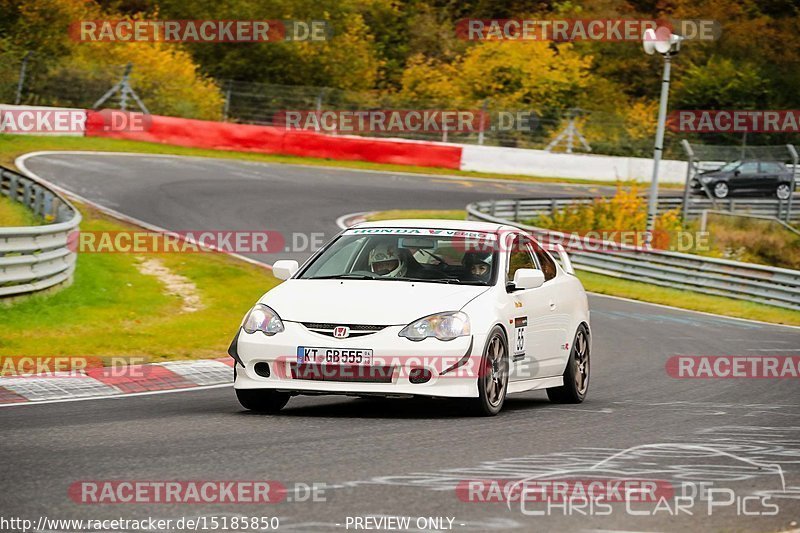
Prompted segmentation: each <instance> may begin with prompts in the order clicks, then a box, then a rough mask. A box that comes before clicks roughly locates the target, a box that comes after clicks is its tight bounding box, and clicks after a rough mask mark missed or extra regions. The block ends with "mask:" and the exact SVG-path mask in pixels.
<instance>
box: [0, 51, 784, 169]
mask: <svg viewBox="0 0 800 533" xmlns="http://www.w3.org/2000/svg"><path fill="white" fill-rule="evenodd" d="M11 59H15V60H16V61H9V62H6V63H5V64H4V65H0V102H3V103H15V102H19V103H21V104H29V105H47V106H65V107H79V108H87V109H89V108H92V107H93V106H94V105H95V103H96V102H97V101H98V100H99V99H100V98H101V97H102V96H103V95H104V94H106V93H107V92H108V91H109V89H111V88H112V87H114V86H115V85H116V84H118V83H120V82H121V81H122V78H123V74H124V72H125V69H126V65H119V66H117V67H114V68H108V69H103V70H102V71H100V70H96V71H87V70H80V69H77V68H73V67H64V66H56V67H52V66H49V67H47V66H46V62H45V61H44V60H43V59H42V58H38V57H36V56H35V55H34V56H32V57H28V58H27V59H25V54H24V53H20V54H19V57H15V58H11ZM132 68H133V73H134V76H132V78H131V88H132V90H133V91H135V92H136V94H137V95H138V96H139V97H140V98H141V101H142V102H143V104H144V105H145V106H146V108H147V109H148V110H149V111H150V112H152V113H155V114H170V115H177V116H184V117H187V118H197V116H196V115H194V114H193V110H196V106H195V107H194V108H193V107H192V105H190V104H186V105H181V104H180V103H178V104H177V105H176V103H175V102H174V101H173V102H172V104H171V106H169V107H168V109H164V107H165V106H164V105H162V104H163V101H160V99H161V98H163V95H162V94H160V88H159V87H152V86H151V87H137V82H136V66H135V65H133V66H132ZM20 80H21V83H20ZM215 84H216V87H217V90H218V91H219V96H220V98H219V102H220V105H219V107H220V109H219V112H218V113H215V116H217V117H220V118H221V119H222V120H225V121H229V122H237V123H246V124H262V125H283V124H284V122H281V121H280V120H279V117H281V116H282V114H283V113H285V112H286V111H290V110H296V111H303V112H312V113H313V112H326V111H339V112H341V111H373V112H374V111H381V110H386V111H390V110H398V111H404V110H405V111H407V110H414V111H421V110H443V111H452V110H455V109H454V108H455V107H456V106H454V105H452V104H448V103H447V102H444V103H443V102H441V101H440V102H434V101H426V100H421V99H410V98H409V97H407V96H403V95H402V94H401V93H398V92H392V91H347V90H341V89H335V88H330V87H310V86H288V85H275V84H266V83H256V82H244V81H235V80H216V81H215ZM151 85H152V84H151ZM122 96H123V94H122V91H117V93H116V94H113V95H112V96H111V97H110V98H109V99H108V100H106V101H105V102H104V103H103V107H108V108H119V107H120V103H121V100H122V98H121V97H122ZM127 102H128V104H129V106H130V107H129V108H134V107H137V106H136V105H135V104H134V103H132V102H131V99H130V98H128V99H127ZM571 104H572V103H571V102H565V105H564V106H563V107H558V108H553V107H547V108H542V107H537V106H535V105H532V106H531V108H527V109H520V108H513V109H512V108H508V107H504V106H502V105H500V104H499V103H498V102H497V101H495V100H493V99H492V98H487V99H485V100H484V101H482V102H479V103H477V104H475V105H472V106H468V107H467V108H466V109H465V108H464V107H459V109H458V110H466V111H471V112H473V113H474V114H476V115H480V114H482V116H484V117H488V119H487V120H485V121H480V124H482V126H478V127H474V128H472V129H469V130H464V131H453V130H450V131H448V130H447V129H446V128H439V129H435V128H434V130H435V131H430V130H425V131H420V130H416V131H412V130H397V129H392V130H390V131H380V130H370V131H336V130H334V131H326V132H327V133H333V134H341V133H348V134H357V135H359V134H361V135H368V136H378V137H381V136H383V137H401V138H407V139H417V140H428V141H445V142H455V143H464V144H483V145H490V146H507V147H520V148H533V149H546V150H550V151H554V152H570V151H574V152H589V151H591V152H592V153H595V154H607V155H625V156H636V157H652V153H653V133H654V131H655V117H645V118H635V117H634V116H631V115H630V114H628V113H626V110H625V109H616V110H613V111H609V110H608V109H609V108H608V107H607V106H605V107H604V108H603V109H599V108H598V109H586V108H583V109H579V108H576V107H575V106H573V105H571ZM501 115H502V117H501ZM520 117H528V118H520ZM509 118H510V120H508V119H509ZM504 119H506V120H505V122H504ZM642 121H646V123H643V122H642ZM683 138H689V139H690V140H691V141H692V142H693V143H695V142H699V143H703V142H715V143H716V144H723V143H729V144H741V143H742V139H741V137H740V136H737V135H726V134H714V135H687V134H685V133H675V132H672V131H667V134H666V139H665V157H667V158H672V159H685V154H684V152H683V150H682V149H681V147H680V144H679V141H680V139H683ZM776 141H777V142H795V143H796V142H797V139H789V140H784V139H783V138H780V139H778V138H776V137H775V136H767V135H760V136H751V142H757V143H759V144H762V143H764V142H771V143H773V144H777V143H776ZM746 148H747V149H754V147H751V146H747V147H746ZM709 159H713V158H711V157H709Z"/></svg>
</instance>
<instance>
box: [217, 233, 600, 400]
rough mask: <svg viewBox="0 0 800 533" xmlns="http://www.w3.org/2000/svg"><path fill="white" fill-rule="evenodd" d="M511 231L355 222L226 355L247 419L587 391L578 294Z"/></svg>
mask: <svg viewBox="0 0 800 533" xmlns="http://www.w3.org/2000/svg"><path fill="white" fill-rule="evenodd" d="M558 255H559V256H560V262H561V264H559V263H558V262H556V261H554V259H553V257H552V256H551V255H550V253H548V252H547V251H546V250H545V249H544V248H543V247H542V246H541V245H540V244H539V243H538V242H537V241H536V239H534V238H533V237H532V236H531V235H529V234H527V233H525V232H523V231H521V230H519V229H517V228H514V227H511V226H502V225H498V224H490V223H483V222H467V221H455V220H396V221H383V222H371V223H363V224H358V225H356V226H353V227H351V228H348V229H346V230H344V231H342V232H341V233H339V234H338V235H337V236H336V237H335V238H334V239H333V240H332V241H331V242H329V243H328V244H326V245H325V246H324V247H323V248H322V249H320V250H319V251H318V252H317V253H316V254H314V255H313V256H312V257H311V258H310V259H309V260H308V261H306V262H305V263H304V264H303V266H302V267H299V265H298V264H297V262H296V261H277V262H276V263H275V264H274V265H273V273H274V274H275V276H276V277H278V278H280V279H283V280H286V281H285V282H284V283H282V284H281V285H279V286H277V287H275V288H274V289H272V290H271V291H269V292H267V293H266V294H265V295H264V296H262V297H261V299H260V300H259V301H258V303H257V304H256V305H255V306H254V307H253V308H252V309H251V310H250V311H249V312H248V313H247V315H246V316H245V318H244V320H243V321H242V325H241V327H240V328H239V332H238V333H237V334H236V337H235V338H234V340H233V342H232V343H231V347H230V349H229V353H230V355H231V356H232V357H233V358H234V359H235V361H236V363H235V365H234V375H235V384H234V387H235V389H236V395H237V397H238V399H239V402H240V403H241V404H242V406H244V407H245V408H247V409H251V410H255V411H262V412H277V411H278V410H280V409H281V408H283V407H284V406H285V405H286V403H287V402H288V400H289V398H290V397H291V396H293V395H297V394H346V395H353V396H371V395H377V396H400V397H402V396H425V397H449V398H464V399H465V402H468V403H469V405H470V407H471V409H472V410H473V411H474V412H475V413H478V414H484V415H495V414H497V413H498V412H499V411H500V410H501V408H502V407H503V402H504V400H505V397H506V394H511V393H515V392H523V391H529V390H535V389H546V390H547V395H548V396H549V398H550V399H551V400H552V401H556V402H567V403H580V402H582V401H583V400H584V398H585V397H586V391H587V388H588V386H589V354H590V351H591V333H590V329H589V309H588V303H587V298H586V292H585V291H584V289H583V286H582V285H581V283H580V281H579V280H578V278H576V277H575V276H574V275H573V273H572V267H571V265H570V263H569V258H568V257H567V255H566V254H565V253H564V252H563V249H559V251H558Z"/></svg>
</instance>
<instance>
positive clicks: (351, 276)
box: [305, 274, 383, 279]
mask: <svg viewBox="0 0 800 533" xmlns="http://www.w3.org/2000/svg"><path fill="white" fill-rule="evenodd" d="M305 279H383V278H376V277H372V276H367V275H366V274H334V275H333V276H315V277H312V278H305Z"/></svg>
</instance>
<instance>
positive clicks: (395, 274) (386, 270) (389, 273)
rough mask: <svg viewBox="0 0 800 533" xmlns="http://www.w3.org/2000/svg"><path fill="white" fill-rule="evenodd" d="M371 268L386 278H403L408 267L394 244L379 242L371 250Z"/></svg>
mask: <svg viewBox="0 0 800 533" xmlns="http://www.w3.org/2000/svg"><path fill="white" fill-rule="evenodd" d="M369 269H370V270H371V271H372V272H374V273H375V274H378V275H379V276H383V277H386V278H401V277H403V276H404V275H405V274H406V270H407V267H406V263H405V261H404V260H403V259H402V257H401V256H400V255H399V254H398V253H397V248H395V246H394V245H392V244H379V245H377V246H376V247H375V248H373V249H372V250H370V252H369Z"/></svg>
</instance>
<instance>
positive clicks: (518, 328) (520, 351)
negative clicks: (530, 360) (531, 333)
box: [513, 316, 528, 361]
mask: <svg viewBox="0 0 800 533" xmlns="http://www.w3.org/2000/svg"><path fill="white" fill-rule="evenodd" d="M527 325H528V317H527V316H520V317H516V318H515V319H514V357H513V359H514V361H516V360H518V359H522V358H523V357H525V327H526V326H527Z"/></svg>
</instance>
